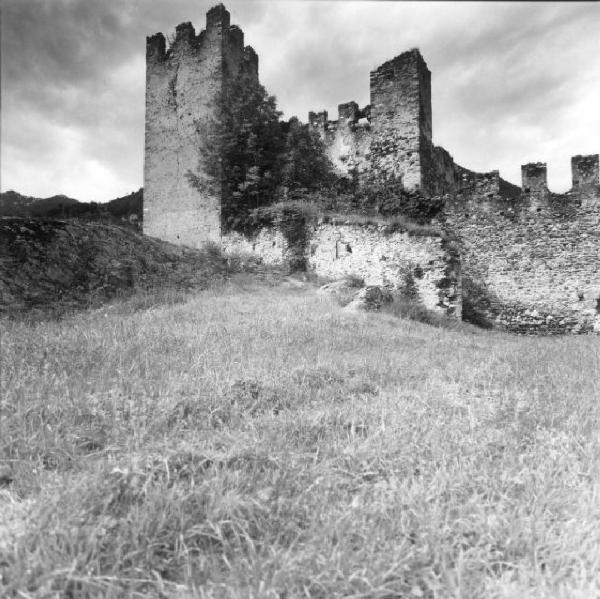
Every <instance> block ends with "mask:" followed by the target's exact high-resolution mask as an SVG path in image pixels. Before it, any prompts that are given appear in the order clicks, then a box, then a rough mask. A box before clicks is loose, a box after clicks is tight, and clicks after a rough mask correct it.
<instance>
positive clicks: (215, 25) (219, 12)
mask: <svg viewBox="0 0 600 599" xmlns="http://www.w3.org/2000/svg"><path fill="white" fill-rule="evenodd" d="M230 21H231V15H230V14H229V11H228V10H227V9H226V8H225V6H224V5H223V4H217V5H216V6H213V7H212V8H211V9H210V10H209V11H208V12H207V13H206V29H228V28H229V25H230Z"/></svg>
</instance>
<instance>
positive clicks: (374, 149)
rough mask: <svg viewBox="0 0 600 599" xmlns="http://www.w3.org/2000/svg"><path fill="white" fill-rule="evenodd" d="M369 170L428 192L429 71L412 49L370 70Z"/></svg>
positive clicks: (430, 149) (430, 175)
mask: <svg viewBox="0 0 600 599" xmlns="http://www.w3.org/2000/svg"><path fill="white" fill-rule="evenodd" d="M370 84H371V127H372V130H373V137H372V140H371V168H372V171H373V173H374V174H376V175H378V176H379V175H381V176H394V177H399V178H400V179H401V180H402V182H403V184H404V187H405V188H406V189H409V190H415V189H420V190H422V191H424V192H425V193H429V192H430V191H431V190H430V189H429V187H430V186H431V181H432V180H433V173H432V169H433V168H434V165H433V156H432V154H433V145H432V141H431V73H430V71H429V69H428V68H427V64H426V63H425V60H423V57H422V56H421V53H420V52H419V50H417V49H416V48H414V49H412V50H409V51H408V52H404V53H403V54H400V55H399V56H397V57H396V58H394V59H392V60H388V61H387V62H385V63H383V64H382V65H381V66H380V67H379V68H377V69H376V70H375V71H372V72H371V81H370Z"/></svg>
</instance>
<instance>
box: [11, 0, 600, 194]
mask: <svg viewBox="0 0 600 599" xmlns="http://www.w3.org/2000/svg"><path fill="white" fill-rule="evenodd" d="M0 2H2V4H1V6H2V12H1V39H0V50H1V89H0V95H1V98H0V100H1V116H0V120H1V123H0V125H1V129H0V190H1V191H7V190H9V189H14V190H16V191H19V192H20V193H23V194H25V195H32V196H36V197H48V196H51V195H54V194H65V195H68V196H70V197H74V198H76V199H79V200H82V201H98V202H103V201H108V200H110V199H113V198H115V197H117V196H121V195H125V194H128V193H130V192H132V191H134V190H137V189H139V187H141V186H142V184H143V151H144V93H145V89H144V88H145V38H146V36H147V35H152V34H154V33H156V32H158V31H162V32H163V33H165V35H167V34H170V33H172V32H173V31H174V29H175V26H176V25H177V24H178V23H181V22H184V21H192V23H193V24H194V26H195V27H196V32H198V31H199V30H200V29H203V28H204V24H205V14H206V11H207V10H208V9H209V8H210V7H211V6H213V5H214V4H216V3H217V2H216V0H213V1H205V0H0ZM225 5H226V7H227V9H228V10H229V11H230V13H231V23H232V24H234V23H235V24H237V25H239V26H240V27H241V28H242V29H243V31H244V33H245V43H246V44H249V45H252V46H253V47H254V49H255V50H256V51H257V53H258V55H259V74H260V79H261V83H263V85H265V87H266V88H267V90H268V91H269V93H271V94H273V95H275V96H276V97H277V103H278V107H279V109H280V110H282V111H283V113H284V117H285V118H289V117H291V116H294V115H295V116H298V117H299V118H300V119H301V120H303V121H306V120H307V114H308V111H309V110H323V109H326V110H328V111H329V114H330V118H332V119H335V118H337V105H338V104H339V103H342V102H348V101H350V100H354V101H356V102H358V104H359V105H360V106H364V105H366V104H367V103H368V102H369V72H370V71H371V70H373V69H375V68H377V67H378V66H379V65H380V64H382V63H383V62H385V61H386V60H389V59H390V58H393V57H394V56H397V55H398V54H400V53H402V52H403V51H405V50H408V49H410V48H413V47H418V48H419V49H420V51H421V53H422V55H423V57H424V58H425V61H426V62H427V65H428V67H429V69H430V71H431V72H432V105H433V141H434V143H435V144H436V145H441V146H443V147H444V148H446V150H448V151H449V152H450V153H451V154H452V155H453V156H454V159H455V161H456V162H457V163H459V164H460V165H462V166H465V167H467V168H470V169H472V170H476V171H481V172H486V171H490V170H493V169H499V170H500V175H501V176H502V177H504V178H505V179H508V180H509V181H511V182H513V183H516V184H519V185H520V180H521V171H520V165H521V164H525V163H527V162H538V161H539V162H546V163H547V164H548V183H549V187H550V189H551V190H552V191H555V192H562V191H566V190H567V189H568V188H569V187H570V184H571V172H570V158H571V156H573V155H575V154H596V153H599V152H600V3H596V2H584V3H576V2H573V3H571V2H548V3H546V2H528V3H526V2H506V3H505V2H490V3H488V2H481V3H479V2H464V3H463V2H456V3H455V2H387V1H371V2H363V1H358V0H357V1H348V0H338V1H335V2H329V1H325V0H323V1H310V0H301V1H300V0H298V1H292V0H289V1H283V0H279V1H278V0H270V1H262V0H227V1H226V2H225Z"/></svg>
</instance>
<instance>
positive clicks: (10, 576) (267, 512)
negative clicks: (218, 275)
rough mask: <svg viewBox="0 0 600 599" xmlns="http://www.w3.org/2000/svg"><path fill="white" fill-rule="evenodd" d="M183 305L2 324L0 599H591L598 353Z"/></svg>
mask: <svg viewBox="0 0 600 599" xmlns="http://www.w3.org/2000/svg"><path fill="white" fill-rule="evenodd" d="M163 299H164V298H163ZM178 299H179V300H180V301H179V303H172V302H167V303H163V304H158V305H153V302H152V301H149V300H147V298H146V299H145V300H144V299H143V298H142V299H139V300H136V298H133V299H130V300H128V301H125V302H123V303H121V304H118V303H114V304H112V305H110V306H108V307H106V308H103V309H99V310H95V311H88V312H83V313H81V314H79V315H76V316H73V317H69V318H67V319H64V320H62V321H54V322H37V323H29V324H27V323H23V322H16V321H8V320H5V321H2V322H1V323H0V326H1V327H2V329H1V332H2V337H1V352H2V355H1V365H2V371H1V376H2V398H1V401H2V404H1V413H0V418H1V419H2V420H1V427H2V428H1V436H0V450H1V454H0V458H1V459H2V463H4V464H10V467H11V469H12V472H13V478H14V482H13V483H12V484H11V485H10V486H9V487H7V488H5V489H4V490H0V573H1V575H2V579H1V583H0V595H1V596H3V597H4V596H7V597H20V598H28V597H36V598H41V597H44V598H45V597H48V598H49V597H68V598H76V597H97V596H98V597H115V598H116V597H165V598H171V597H173V598H191V597H206V598H209V597H215V598H217V597H223V598H225V597H232V598H233V597H240V598H241V597H255V598H273V599H291V598H295V597H315V598H330V597H355V598H356V597H378V598H384V597H385V598H388V599H390V598H393V597H396V598H400V597H402V598H403V597H419V598H433V597H436V598H437V597H439V598H446V597H453V598H459V597H460V598H470V597H492V598H495V597H498V598H534V597H535V598H538V597H547V598H567V597H569V598H571V597H573V598H581V599H588V598H593V597H600V460H599V458H600V435H599V430H600V406H599V399H600V376H599V374H600V339H598V338H594V337H577V338H576V337H569V338H545V339H543V338H523V337H511V336H508V335H505V334H500V333H490V332H488V331H480V330H477V329H474V328H470V327H466V326H465V327H462V326H456V327H454V328H444V327H433V326H428V325H425V324H420V323H416V322H411V321H407V320H402V319H400V318H397V317H394V316H392V315H390V314H355V313H352V314H348V313H345V312H343V311H342V310H341V309H340V307H339V306H338V305H337V304H336V303H335V302H334V301H333V300H332V299H331V298H329V297H327V296H323V295H320V294H318V293H316V291H315V288H314V287H313V286H312V285H310V284H307V283H302V282H299V281H294V280H287V281H286V280H284V281H283V282H279V283H272V284H270V283H269V282H268V281H263V282H256V281H253V280H251V279H250V278H249V277H247V276H244V275H240V276H238V277H237V278H234V279H233V280H232V281H231V282H230V283H227V284H225V285H222V286H219V287H218V288H215V289H211V290H205V291H199V292H196V293H193V294H189V295H188V296H186V297H179V298H178Z"/></svg>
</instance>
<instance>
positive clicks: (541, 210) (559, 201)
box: [144, 4, 600, 332]
mask: <svg viewBox="0 0 600 599" xmlns="http://www.w3.org/2000/svg"><path fill="white" fill-rule="evenodd" d="M169 39H172V42H171V45H170V47H169V48H168V47H167V41H166V39H165V36H164V35H163V34H162V33H157V34H155V35H152V36H150V37H148V38H147V41H146V56H147V61H146V147H145V161H144V232H145V233H147V234H149V235H152V236H155V237H159V238H162V239H165V240H168V241H171V242H174V243H177V244H185V245H191V246H195V247H200V246H202V245H203V244H204V243H205V242H207V241H215V242H218V243H222V244H223V243H224V244H225V246H227V236H226V235H222V232H221V207H222V203H223V189H222V187H220V186H219V184H218V179H217V178H215V177H214V173H213V175H209V172H213V171H210V170H209V169H207V168H205V167H203V166H202V164H203V163H202V160H201V156H202V152H201V150H200V147H201V145H202V144H203V143H206V142H207V140H206V139H204V138H203V137H202V134H201V131H202V129H201V126H199V124H201V123H203V122H207V121H210V120H211V119H216V118H218V114H219V107H220V106H221V104H220V102H221V101H222V99H223V98H224V97H226V96H227V95H226V94H224V93H223V92H224V91H225V90H226V89H227V86H228V85H229V83H230V82H231V81H232V80H233V79H237V78H239V77H242V78H244V77H246V78H250V79H254V80H255V81H258V56H257V55H256V52H255V51H254V50H253V49H252V47H251V46H245V45H244V43H245V41H244V33H243V31H242V30H241V28H240V27H238V26H237V25H231V20H230V15H229V12H228V11H227V10H226V9H225V7H224V6H223V5H222V4H219V5H217V6H214V7H213V8H211V9H210V10H209V11H208V13H207V15H206V27H205V29H203V30H202V31H200V32H199V33H198V34H197V35H196V32H195V30H194V27H193V25H192V24H191V23H189V22H185V23H181V24H179V25H178V26H177V27H176V28H175V35H174V36H173V37H172V38H171V36H169ZM369 77H370V103H369V104H368V105H367V106H365V107H364V108H360V107H359V105H358V103H357V102H355V101H347V102H343V103H340V104H338V107H337V120H329V115H328V112H327V111H326V110H321V111H319V112H312V111H311V112H309V113H308V122H309V127H310V128H311V129H312V130H313V131H315V132H318V134H319V135H320V137H321V139H322V141H323V145H324V148H325V151H326V153H327V156H328V157H329V158H330V160H331V163H332V164H333V167H334V169H335V170H336V172H337V173H338V175H340V176H343V177H348V178H350V179H351V180H352V182H353V183H355V184H357V185H359V186H361V185H365V184H366V185H368V184H369V183H370V182H372V181H380V182H385V181H390V180H393V181H394V182H395V183H397V182H400V183H401V184H402V185H403V186H404V188H405V189H407V190H410V191H419V192H421V194H422V195H423V196H429V197H432V196H437V198H436V199H435V202H436V205H437V202H439V203H440V205H441V208H440V212H439V215H438V219H439V224H440V225H442V226H443V227H444V228H445V229H446V230H447V231H449V232H450V233H451V234H452V236H453V237H455V239H456V242H457V243H458V244H459V247H460V253H461V257H460V270H461V272H462V275H459V276H458V279H457V284H456V288H454V291H453V292H452V293H453V299H452V302H455V301H456V302H457V303H456V305H460V303H461V298H464V299H465V302H467V301H468V302H469V310H470V311H471V316H473V315H475V317H476V318H477V319H479V320H481V321H486V320H487V321H488V322H489V323H490V324H491V325H493V326H500V327H504V328H508V329H510V330H516V331H519V332H528V331H541V332H565V331H572V332H584V331H589V330H593V329H597V330H598V332H600V279H598V265H597V262H598V250H599V242H598V221H599V219H600V182H599V170H600V168H599V166H600V165H599V162H600V161H599V155H598V154H592V155H577V156H573V157H572V158H571V169H572V178H573V187H572V190H571V191H569V192H567V193H566V194H555V193H552V192H551V191H550V190H549V189H548V169H547V165H546V163H545V162H530V163H528V164H523V165H521V187H520V188H519V187H518V186H516V185H513V184H512V183H509V182H508V181H505V180H504V179H502V178H501V177H500V173H499V171H498V170H492V171H490V172H486V173H477V172H474V171H472V170H469V169H467V168H464V167H462V166H460V165H458V164H456V162H455V161H454V158H453V157H452V155H451V154H450V153H449V152H448V151H447V150H445V149H444V148H442V147H439V146H436V145H434V143H433V136H432V109H431V73H430V71H429V69H428V67H427V63H426V62H425V60H424V58H423V56H422V55H421V53H420V52H419V50H418V49H417V48H412V49H411V50H408V51H406V52H403V53H401V54H399V55H398V56H396V57H394V58H392V59H391V60H388V61H386V62H384V63H383V64H381V65H380V66H379V67H377V68H376V69H374V70H373V71H371V73H370V75H369ZM203 168H204V170H203ZM190 171H192V172H195V173H196V172H197V173H198V178H199V179H203V180H206V181H208V183H212V185H207V190H205V191H200V190H199V189H198V186H192V185H191V184H190V181H189V180H188V178H187V177H186V173H189V172H190ZM211 176H212V177H213V179H212V181H211V180H210V178H211ZM215 183H216V184H215ZM208 189H210V191H208ZM339 233H340V232H339V231H337V230H335V231H332V234H333V235H334V237H335V239H333V243H332V244H331V248H332V249H333V251H332V252H331V253H328V254H327V255H326V257H325V258H324V259H323V260H321V259H320V260H321V266H320V267H319V268H321V270H322V271H323V269H324V270H325V271H328V272H339V271H340V264H338V263H337V262H339V261H340V259H341V258H340V255H339V253H338V248H339V245H338V237H339ZM361 239H363V234H362V232H361ZM230 241H231V240H230ZM278 243H279V242H278V241H277V240H275V242H273V243H269V244H268V248H265V252H264V254H261V255H262V256H264V257H265V259H268V256H269V255H271V256H272V255H273V251H274V250H273V248H274V247H276V246H277V244H278ZM282 244H283V245H281V247H280V249H281V250H282V251H286V250H285V244H284V243H283V242H282ZM407 244H408V246H409V247H408V252H407V253H408V255H410V256H414V247H415V246H414V241H411V240H410V238H409V239H408V240H407ZM250 245H251V247H252V249H253V251H254V248H255V245H256V244H255V243H254V241H252V242H251V244H250ZM259 245H260V244H259ZM352 246H353V248H354V251H353V252H352V253H350V252H348V253H347V254H344V255H345V257H346V261H345V263H346V264H348V263H349V262H350V261H352V264H353V266H352V268H358V269H359V270H358V271H357V272H361V273H362V272H363V271H364V273H365V274H366V275H368V276H371V275H372V274H373V272H374V270H377V268H379V267H378V264H379V262H380V263H381V264H379V266H381V265H383V267H384V268H386V269H388V268H389V267H390V266H392V270H391V271H389V272H390V273H391V274H392V276H396V274H397V271H398V265H397V264H396V263H395V262H393V261H388V255H387V254H388V253H387V252H386V255H385V259H384V257H383V256H382V257H381V260H380V261H377V263H375V262H374V261H373V252H371V251H369V252H365V253H363V254H362V255H361V254H360V252H358V251H356V250H357V247H356V244H355V243H354V241H353V242H352ZM328 247H329V246H328ZM288 249H289V248H288ZM313 249H315V248H313V247H312V244H311V256H313V252H312V251H313ZM315 251H316V254H318V253H319V250H318V249H315ZM411 259H412V258H411ZM310 260H311V259H309V260H308V264H309V265H310V264H311V262H310ZM313 264H315V262H313ZM428 264H431V261H430V259H428ZM323 265H325V266H323ZM361 269H362V270H361ZM392 271H393V272H392ZM394 273H396V274H394ZM386 276H387V275H386ZM443 276H444V279H443V280H444V281H446V280H447V276H446V270H444V273H443ZM461 277H463V279H462V282H464V283H465V285H464V286H463V289H464V290H466V291H463V292H462V295H461V292H460V288H461V285H462V282H461ZM444 285H446V283H444ZM456 289H459V291H456ZM436 297H437V296H436Z"/></svg>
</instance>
